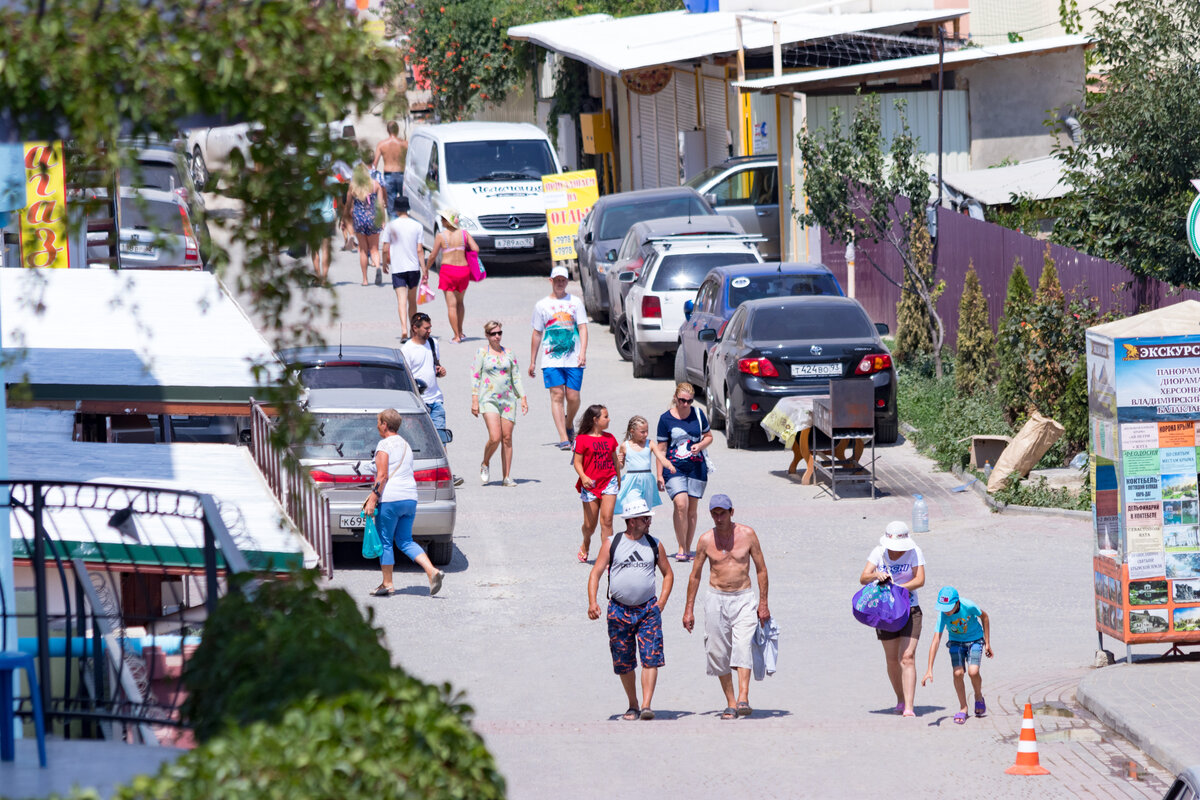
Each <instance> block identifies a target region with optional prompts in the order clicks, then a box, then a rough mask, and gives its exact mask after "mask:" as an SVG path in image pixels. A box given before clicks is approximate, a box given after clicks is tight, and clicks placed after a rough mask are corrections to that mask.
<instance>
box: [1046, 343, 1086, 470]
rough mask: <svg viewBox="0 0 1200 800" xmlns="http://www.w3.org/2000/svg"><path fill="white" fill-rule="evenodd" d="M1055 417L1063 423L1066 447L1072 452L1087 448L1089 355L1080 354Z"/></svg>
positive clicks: (1063, 438) (1063, 439)
mask: <svg viewBox="0 0 1200 800" xmlns="http://www.w3.org/2000/svg"><path fill="white" fill-rule="evenodd" d="M1054 418H1055V419H1056V420H1058V421H1059V423H1061V424H1062V426H1063V428H1064V429H1065V430H1064V431H1063V435H1062V439H1060V441H1064V442H1066V448H1067V450H1068V451H1069V452H1071V453H1078V452H1081V451H1083V450H1086V449H1087V444H1088V395H1087V357H1086V356H1084V355H1080V356H1079V360H1078V361H1077V362H1075V371H1074V372H1072V373H1071V377H1070V379H1069V380H1068V381H1067V388H1066V391H1065V392H1063V396H1062V397H1061V398H1060V399H1059V401H1058V407H1057V408H1056V409H1055V412H1054Z"/></svg>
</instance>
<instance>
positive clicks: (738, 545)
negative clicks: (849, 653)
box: [683, 494, 771, 719]
mask: <svg viewBox="0 0 1200 800" xmlns="http://www.w3.org/2000/svg"><path fill="white" fill-rule="evenodd" d="M708 511H709V513H710V514H712V518H713V525H714V527H713V528H712V530H709V531H706V532H705V533H704V534H702V535H701V536H700V541H699V542H697V543H696V561H695V563H694V564H693V565H692V574H691V577H689V578H688V587H687V602H686V604H685V605H684V607H683V627H684V629H685V630H687V632H688V633H691V632H692V628H693V627H694V626H695V624H696V616H695V614H694V612H693V608H694V606H695V602H696V592H697V591H699V589H700V576H701V574H702V573H703V572H704V562H705V561H711V562H712V567H711V569H710V570H709V575H708V595H707V596H706V597H705V599H704V649H705V653H706V654H707V656H708V670H707V671H708V674H709V675H716V676H717V678H718V679H719V680H720V681H721V690H722V691H723V692H725V710H724V711H722V712H721V719H737V718H738V717H747V716H750V713H751V708H750V670H751V668H752V667H753V666H754V662H753V656H752V654H751V648H752V644H753V640H754V632H755V629H756V621H757V622H762V623H766V621H767V620H769V619H770V618H771V611H770V609H769V608H768V607H767V564H766V561H764V560H763V553H762V547H760V546H759V543H758V535H757V534H756V533H755V532H754V529H753V528H751V527H750V526H749V525H741V524H738V523H734V521H733V503H732V502H731V501H730V499H729V497H728V496H727V495H723V494H718V495H715V496H714V497H713V498H712V500H710V501H709V503H708ZM751 561H753V562H754V571H755V573H756V574H757V575H758V596H759V600H758V603H757V614H756V613H755V605H756V604H755V602H754V589H753V588H751V586H750V562H751ZM734 669H736V670H737V674H738V691H737V697H736V699H735V698H734V694H733V676H732V675H731V670H734Z"/></svg>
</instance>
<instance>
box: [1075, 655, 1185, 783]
mask: <svg viewBox="0 0 1200 800" xmlns="http://www.w3.org/2000/svg"><path fill="white" fill-rule="evenodd" d="M1130 668H1132V669H1144V668H1145V667H1144V666H1143V667H1137V666H1136V665H1129V664H1125V665H1112V666H1108V667H1104V669H1105V670H1106V671H1107V670H1113V669H1130ZM1094 676H1095V673H1093V674H1092V675H1085V676H1084V677H1083V679H1082V680H1080V681H1079V685H1078V686H1077V687H1076V688H1075V699H1076V700H1077V701H1078V702H1079V704H1080V705H1081V706H1083V707H1084V708H1086V709H1087V710H1088V711H1090V712H1091V713H1093V714H1095V715H1096V719H1098V720H1100V721H1101V722H1102V723H1104V724H1105V725H1106V726H1108V727H1109V728H1111V729H1112V730H1114V731H1116V732H1117V733H1119V734H1120V735H1121V736H1123V737H1125V738H1126V739H1128V740H1129V741H1130V742H1131V743H1132V744H1134V745H1135V746H1136V747H1138V748H1139V749H1141V750H1142V752H1144V753H1145V754H1146V755H1148V756H1150V757H1151V758H1152V759H1154V760H1155V761H1157V762H1158V763H1159V764H1161V765H1162V766H1163V768H1164V769H1166V770H1167V771H1168V772H1170V773H1171V774H1172V775H1178V774H1179V773H1180V772H1183V771H1184V770H1185V769H1187V768H1188V767H1190V766H1192V763H1191V760H1190V759H1189V758H1188V757H1187V756H1185V755H1183V754H1182V753H1179V752H1177V751H1175V750H1174V749H1173V748H1172V747H1171V746H1170V745H1169V744H1168V743H1164V742H1162V741H1161V740H1160V739H1159V738H1158V737H1157V736H1155V735H1154V726H1153V724H1147V725H1135V724H1134V723H1133V722H1132V721H1131V720H1130V719H1129V718H1128V717H1127V716H1126V715H1124V714H1122V713H1121V712H1120V711H1118V710H1117V709H1116V708H1115V707H1110V705H1109V703H1108V702H1106V701H1105V699H1104V697H1103V695H1104V692H1102V691H1097V692H1095V693H1093V692H1091V691H1090V690H1089V688H1088V687H1089V684H1090V683H1091V681H1092V680H1093V678H1094ZM1147 722H1148V721H1147Z"/></svg>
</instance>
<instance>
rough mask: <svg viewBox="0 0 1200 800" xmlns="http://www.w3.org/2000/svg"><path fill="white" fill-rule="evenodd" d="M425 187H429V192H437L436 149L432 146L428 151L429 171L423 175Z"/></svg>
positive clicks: (435, 146)
mask: <svg viewBox="0 0 1200 800" xmlns="http://www.w3.org/2000/svg"><path fill="white" fill-rule="evenodd" d="M425 185H426V186H427V187H429V191H431V192H436V191H437V190H438V185H439V182H438V149H437V145H434V147H433V149H432V150H430V151H429V170H428V171H427V172H426V173H425Z"/></svg>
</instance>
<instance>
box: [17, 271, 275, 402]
mask: <svg viewBox="0 0 1200 800" xmlns="http://www.w3.org/2000/svg"><path fill="white" fill-rule="evenodd" d="M0 319H3V321H4V327H3V331H2V337H0V342H2V344H3V352H4V357H5V358H7V359H9V365H8V366H7V367H6V371H5V378H6V380H7V381H8V382H9V383H10V384H13V383H19V382H21V381H22V380H23V379H25V378H27V379H28V382H29V388H30V390H31V392H32V396H33V399H34V401H51V404H52V403H53V402H54V401H57V402H59V404H60V405H66V406H70V407H73V408H79V409H80V410H93V411H97V412H99V413H143V414H145V413H171V412H173V411H174V412H175V413H194V414H205V413H207V414H221V413H224V414H236V413H248V401H249V399H250V397H252V396H261V395H262V387H263V383H262V382H260V381H259V380H258V379H257V378H256V377H255V374H254V369H253V368H254V365H255V364H262V365H265V366H266V376H265V377H264V380H265V381H271V380H273V379H274V378H276V377H277V376H278V374H279V370H281V369H282V365H281V364H280V363H279V360H278V359H277V358H276V357H275V354H274V352H273V351H272V350H271V347H270V346H269V345H268V344H267V342H266V340H265V339H263V337H262V335H261V334H260V333H259V332H258V330H257V329H256V328H255V327H254V325H253V323H251V322H250V320H249V319H248V318H247V317H246V315H245V313H244V312H243V311H242V309H241V308H240V307H239V306H238V305H237V303H235V302H234V300H233V299H232V298H231V297H230V296H229V295H228V294H227V293H226V292H225V289H224V287H223V286H222V285H221V284H220V283H219V282H218V281H217V279H216V278H215V277H214V276H212V275H210V274H209V273H206V272H157V271H147V272H140V271H131V270H125V271H119V272H118V271H113V270H83V269H70V270H67V269H46V270H26V269H5V270H0ZM76 403H81V404H82V405H78V406H76V405H75V404H76ZM87 403H92V404H94V407H93V408H87V407H86V404H87Z"/></svg>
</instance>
